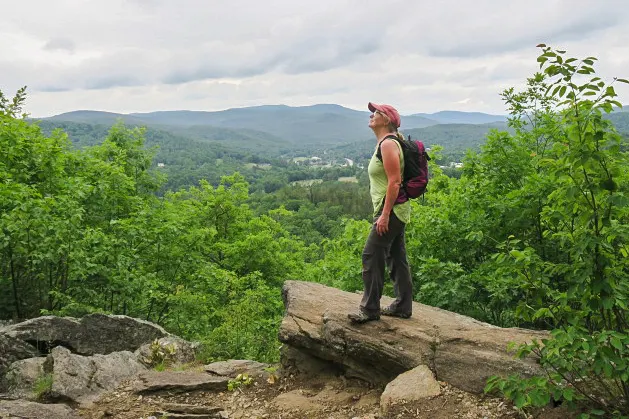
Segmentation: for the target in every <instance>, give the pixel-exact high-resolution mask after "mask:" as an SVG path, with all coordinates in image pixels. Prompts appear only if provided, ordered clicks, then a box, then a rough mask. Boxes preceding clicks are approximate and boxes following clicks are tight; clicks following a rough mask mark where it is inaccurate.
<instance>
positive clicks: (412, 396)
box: [380, 365, 441, 412]
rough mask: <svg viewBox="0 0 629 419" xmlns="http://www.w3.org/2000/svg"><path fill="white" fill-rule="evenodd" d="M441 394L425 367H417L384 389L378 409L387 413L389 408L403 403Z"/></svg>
mask: <svg viewBox="0 0 629 419" xmlns="http://www.w3.org/2000/svg"><path fill="white" fill-rule="evenodd" d="M439 394H441V387H440V386H439V383H438V382H437V380H435V378H434V377H433V375H432V371H430V369H429V368H428V367H427V366H426V365H419V366H417V367H415V368H413V369H412V370H410V371H406V372H404V373H402V374H400V375H398V376H397V377H396V378H395V379H394V380H393V381H391V382H390V383H389V384H387V386H386V387H385V389H384V391H383V392H382V395H381V396H380V409H382V411H383V412H388V411H389V409H390V408H391V406H396V405H399V404H402V403H404V402H416V401H418V400H421V399H424V398H427V397H434V396H438V395H439Z"/></svg>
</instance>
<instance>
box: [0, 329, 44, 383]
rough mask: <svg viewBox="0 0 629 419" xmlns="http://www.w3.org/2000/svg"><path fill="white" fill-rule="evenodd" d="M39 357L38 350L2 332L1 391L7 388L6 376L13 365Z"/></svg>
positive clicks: (0, 343) (0, 352) (0, 340)
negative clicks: (22, 360) (16, 362)
mask: <svg viewBox="0 0 629 419" xmlns="http://www.w3.org/2000/svg"><path fill="white" fill-rule="evenodd" d="M37 355H39V353H38V351H37V348H35V347H33V346H32V345H29V344H28V343H26V342H24V341H22V340H20V339H17V338H15V337H13V336H10V335H7V334H4V333H2V332H1V331H0V390H2V389H3V388H5V387H6V382H5V380H4V375H5V373H6V371H7V369H8V368H9V367H10V366H11V364H13V363H14V362H15V361H19V360H21V359H26V358H32V357H35V356H37Z"/></svg>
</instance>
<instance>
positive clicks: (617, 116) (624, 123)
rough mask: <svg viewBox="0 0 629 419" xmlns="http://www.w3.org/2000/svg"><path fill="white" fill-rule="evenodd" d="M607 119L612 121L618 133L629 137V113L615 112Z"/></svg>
mask: <svg viewBox="0 0 629 419" xmlns="http://www.w3.org/2000/svg"><path fill="white" fill-rule="evenodd" d="M606 118H607V119H609V120H610V121H612V123H613V124H614V126H616V129H617V130H618V132H620V133H623V134H625V135H629V112H627V111H624V112H613V113H610V114H608V115H607V116H606Z"/></svg>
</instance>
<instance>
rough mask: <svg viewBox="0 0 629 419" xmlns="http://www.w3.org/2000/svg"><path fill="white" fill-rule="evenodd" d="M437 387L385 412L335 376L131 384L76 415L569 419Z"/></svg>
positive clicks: (126, 418)
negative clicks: (189, 409) (169, 409)
mask: <svg viewBox="0 0 629 419" xmlns="http://www.w3.org/2000/svg"><path fill="white" fill-rule="evenodd" d="M440 384H441V394H440V395H439V396H436V397H431V398H427V399H424V400H422V401H421V402H417V403H408V404H400V405H397V406H395V407H394V408H392V409H391V410H389V411H387V412H383V411H382V410H381V409H380V405H379V399H380V394H381V392H382V390H383V389H382V388H370V387H369V386H367V385H365V384H364V383H363V382H360V381H354V380H348V379H346V378H344V377H338V376H321V377H317V378H313V377H299V378H297V377H293V376H289V377H286V378H281V379H277V380H276V381H275V382H274V383H269V382H267V381H266V380H262V379H258V380H257V381H254V382H253V383H252V384H251V385H248V386H241V387H239V388H237V389H236V390H234V391H226V392H221V393H212V392H203V391H199V392H191V393H181V394H176V393H170V394H169V393H163V394H159V395H150V396H137V395H134V394H133V392H132V390H131V387H130V386H129V385H123V386H121V387H120V388H119V390H118V391H115V392H112V393H109V394H107V395H106V396H104V397H103V398H101V400H100V401H99V402H97V403H96V404H95V405H94V406H93V407H92V408H90V409H85V410H81V411H79V413H80V414H81V415H82V416H83V417H85V418H89V419H106V418H116V419H148V418H150V419H155V418H160V417H166V416H162V415H160V413H159V412H160V411H163V408H164V406H165V405H166V404H168V403H183V404H189V405H195V406H208V407H216V408H217V410H219V408H220V410H221V411H222V412H223V413H221V415H222V416H221V417H223V418H229V419H245V418H246V419H257V418H273V419H276V418H277V419H289V418H300V419H301V418H304V419H341V418H342V419H398V418H399V419H406V418H420V419H424V418H425V419H456V418H462V419H475V418H479V419H507V418H513V419H520V418H529V419H532V418H535V419H569V418H574V417H576V415H575V414H574V413H570V412H568V411H567V410H566V409H564V408H561V407H559V408H546V409H544V410H541V411H536V412H529V413H528V414H524V413H523V412H518V411H516V410H515V409H514V408H513V406H512V405H511V404H509V403H507V402H505V401H503V400H501V399H496V398H492V397H486V396H476V395H472V394H469V393H465V392H462V391H460V390H458V389H455V388H453V387H451V386H449V385H447V384H446V383H440Z"/></svg>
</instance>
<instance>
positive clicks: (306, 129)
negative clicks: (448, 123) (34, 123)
mask: <svg viewBox="0 0 629 419" xmlns="http://www.w3.org/2000/svg"><path fill="white" fill-rule="evenodd" d="M439 114H440V113H437V114H435V115H439ZM451 114H452V115H450V118H454V116H453V115H454V113H451ZM474 115H476V117H478V118H480V116H479V115H485V114H474ZM441 117H442V119H443V118H445V116H443V115H442V116H441ZM487 117H488V118H489V119H491V118H490V116H487ZM118 119H122V120H123V121H125V123H127V124H130V125H146V126H149V127H155V128H158V129H162V130H166V131H170V132H174V133H176V134H178V135H185V136H188V135H190V136H192V137H193V138H196V139H205V140H207V139H211V140H220V139H218V138H216V137H217V136H220V133H218V132H217V129H229V130H236V131H229V135H228V136H232V135H233V134H235V133H236V132H237V133H238V135H239V136H242V137H243V138H242V139H243V140H244V139H246V138H248V137H251V136H254V137H261V136H262V137H263V136H264V135H263V134H262V133H265V134H266V135H267V136H271V137H270V138H267V139H266V140H265V139H261V141H262V142H267V141H268V140H271V139H273V138H274V139H281V140H283V141H286V142H288V143H290V144H293V145H295V146H298V147H305V148H309V147H320V146H326V145H327V146H335V145H339V144H345V143H348V142H352V141H358V140H362V139H365V138H368V137H370V136H371V135H372V133H371V130H370V129H369V127H368V126H367V124H368V120H369V112H367V111H357V110H353V109H349V108H345V107H343V106H340V105H334V104H320V105H312V106H299V107H291V106H285V105H270V106H255V107H247V108H234V109H227V110H224V111H217V112H205V111H184V110H182V111H158V112H148V113H132V114H118V113H111V112H99V111H84V110H82V111H74V112H68V113H64V114H61V115H56V116H53V117H50V118H44V120H52V121H69V122H80V123H92V124H104V125H111V124H113V123H114V122H115V121H116V120H118ZM439 123H440V122H439V121H438V120H436V119H431V118H427V117H425V116H422V115H404V116H402V129H405V130H408V129H416V128H424V127H428V126H433V125H437V124H439ZM258 145H259V144H258Z"/></svg>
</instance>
